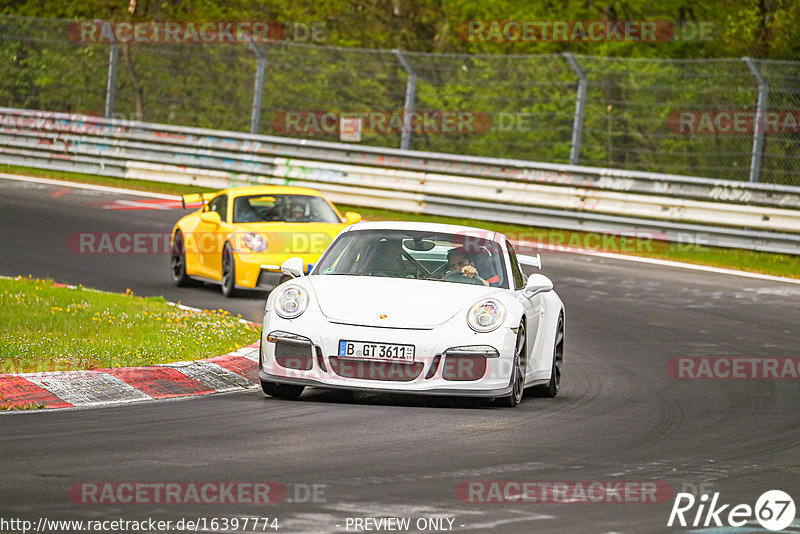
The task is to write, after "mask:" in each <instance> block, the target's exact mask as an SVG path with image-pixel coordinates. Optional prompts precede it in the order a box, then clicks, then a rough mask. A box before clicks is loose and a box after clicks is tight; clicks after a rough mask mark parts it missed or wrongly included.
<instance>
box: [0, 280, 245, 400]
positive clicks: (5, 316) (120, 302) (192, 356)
mask: <svg viewBox="0 0 800 534" xmlns="http://www.w3.org/2000/svg"><path fill="white" fill-rule="evenodd" d="M239 319H240V317H239V316H231V315H230V314H229V313H228V312H226V311H222V310H203V311H200V312H196V311H191V310H184V309H180V308H178V307H177V306H174V305H170V304H168V303H167V301H165V300H164V299H163V298H161V297H148V298H143V297H138V296H135V295H133V293H131V292H128V294H125V295H121V294H116V293H106V292H102V291H97V290H92V289H86V288H83V287H77V288H74V289H73V288H69V287H64V286H61V285H56V284H54V283H53V281H52V280H40V279H34V278H22V277H17V278H0V325H2V326H1V327H0V328H2V331H0V373H28V372H41V371H74V370H88V369H104V368H110V367H138V366H142V365H155V364H160V363H170V362H176V361H180V360H196V359H200V358H210V357H213V356H219V355H221V354H227V353H229V352H231V351H233V350H236V349H238V348H241V347H243V346H246V345H250V344H251V343H254V342H255V341H257V340H258V338H259V332H260V331H259V328H257V327H255V326H251V325H249V324H245V323H243V322H241V321H240V320H239ZM0 404H2V400H1V399H0Z"/></svg>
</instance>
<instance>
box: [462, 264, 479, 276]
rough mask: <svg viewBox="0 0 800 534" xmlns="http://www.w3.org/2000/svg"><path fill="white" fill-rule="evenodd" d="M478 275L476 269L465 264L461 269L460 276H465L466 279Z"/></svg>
mask: <svg viewBox="0 0 800 534" xmlns="http://www.w3.org/2000/svg"><path fill="white" fill-rule="evenodd" d="M476 274H478V269H476V268H475V267H474V266H473V265H472V264H469V263H468V264H467V265H465V266H463V267H462V268H461V275H462V276H466V277H467V278H472V277H473V276H475V275H476Z"/></svg>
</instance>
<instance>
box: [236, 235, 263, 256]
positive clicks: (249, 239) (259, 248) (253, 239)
mask: <svg viewBox="0 0 800 534" xmlns="http://www.w3.org/2000/svg"><path fill="white" fill-rule="evenodd" d="M242 241H244V244H245V246H246V247H247V248H249V249H250V250H252V251H253V252H264V251H265V250H267V238H266V237H264V236H263V235H261V234H257V233H255V232H248V233H247V235H245V236H244V239H243V240H242Z"/></svg>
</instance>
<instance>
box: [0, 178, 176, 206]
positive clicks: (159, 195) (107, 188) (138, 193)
mask: <svg viewBox="0 0 800 534" xmlns="http://www.w3.org/2000/svg"><path fill="white" fill-rule="evenodd" d="M0 178H2V179H5V180H15V181H17V182H31V183H35V184H46V185H58V186H63V187H74V188H75V189H88V190H90V191H104V192H106V193H119V194H121V195H131V196H136V197H148V198H164V199H167V200H180V199H181V197H180V196H178V195H166V194H164V193H152V192H149V191H137V190H135V189H124V188H122V187H110V186H107V185H94V184H82V183H79V182H65V181H63V180H51V179H50V178H34V177H32V176H19V175H17V174H7V173H4V172H0Z"/></svg>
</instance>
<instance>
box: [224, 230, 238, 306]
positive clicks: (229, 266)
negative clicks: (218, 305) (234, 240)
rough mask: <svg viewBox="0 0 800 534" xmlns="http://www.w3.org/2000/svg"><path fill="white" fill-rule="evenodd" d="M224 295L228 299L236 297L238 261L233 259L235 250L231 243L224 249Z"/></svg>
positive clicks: (226, 244)
mask: <svg viewBox="0 0 800 534" xmlns="http://www.w3.org/2000/svg"><path fill="white" fill-rule="evenodd" d="M221 270H222V280H221V281H220V282H221V285H222V294H223V295H225V296H226V297H229V298H230V297H235V296H236V295H238V291H236V260H235V259H234V258H233V249H231V245H230V243H225V246H224V247H223V248H222V269H221Z"/></svg>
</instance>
